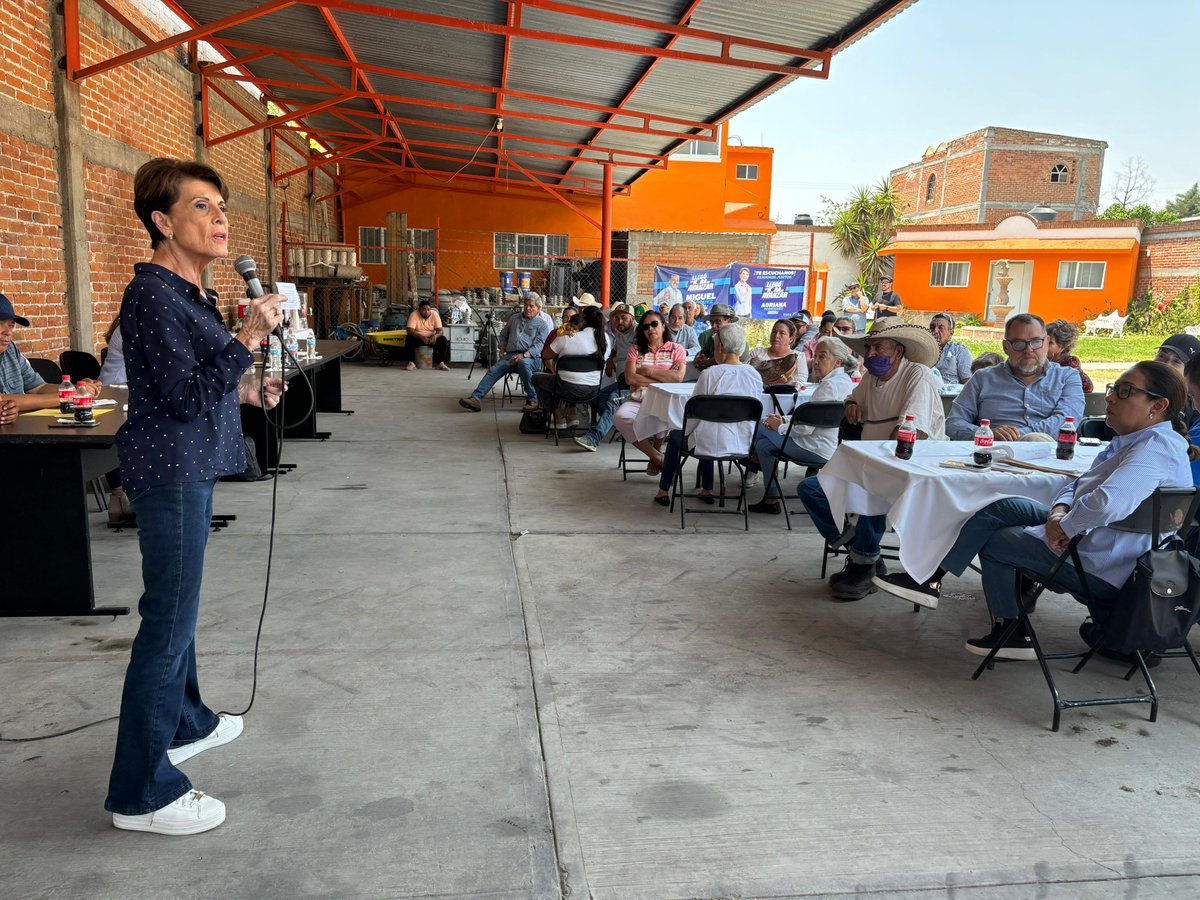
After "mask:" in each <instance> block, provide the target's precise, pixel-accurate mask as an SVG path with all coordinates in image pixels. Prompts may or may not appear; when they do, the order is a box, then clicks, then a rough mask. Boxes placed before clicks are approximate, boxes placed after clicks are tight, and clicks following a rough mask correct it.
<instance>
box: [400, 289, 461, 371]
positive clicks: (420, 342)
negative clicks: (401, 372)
mask: <svg viewBox="0 0 1200 900" xmlns="http://www.w3.org/2000/svg"><path fill="white" fill-rule="evenodd" d="M405 328H406V330H407V334H406V336H405V338H404V355H405V356H406V357H407V358H408V362H407V363H406V364H405V366H404V367H405V368H406V369H415V368H416V367H417V362H416V359H417V348H419V347H432V348H433V367H434V368H435V369H441V370H442V371H443V372H445V371H447V370H449V368H450V367H449V366H448V365H446V363H447V362H448V361H449V360H450V341H449V339H448V338H447V337H446V335H445V333H444V332H443V329H442V317H441V316H440V315H438V311H437V310H436V309H434V308H433V304H432V303H431V302H430V301H428V300H422V301H421V302H420V303H418V304H417V308H416V309H414V310H413V311H412V312H411V313H409V314H408V324H407V325H406V326H405Z"/></svg>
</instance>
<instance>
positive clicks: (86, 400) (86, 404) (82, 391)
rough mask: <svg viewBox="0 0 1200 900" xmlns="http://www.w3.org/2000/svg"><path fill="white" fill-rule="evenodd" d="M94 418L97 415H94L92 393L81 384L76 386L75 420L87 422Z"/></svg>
mask: <svg viewBox="0 0 1200 900" xmlns="http://www.w3.org/2000/svg"><path fill="white" fill-rule="evenodd" d="M94 419H95V416H93V415H92V395H91V394H90V393H89V392H88V389H87V388H85V387H84V386H83V385H82V384H81V385H79V386H78V387H77V388H75V421H76V422H80V423H86V422H91V421H93V420H94Z"/></svg>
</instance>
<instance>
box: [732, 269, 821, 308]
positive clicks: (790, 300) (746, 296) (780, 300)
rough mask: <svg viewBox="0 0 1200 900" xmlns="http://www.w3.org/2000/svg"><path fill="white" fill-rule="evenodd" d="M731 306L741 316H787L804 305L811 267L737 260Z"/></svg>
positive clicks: (733, 271)
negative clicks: (758, 263) (740, 261)
mask: <svg viewBox="0 0 1200 900" xmlns="http://www.w3.org/2000/svg"><path fill="white" fill-rule="evenodd" d="M729 273H730V283H731V285H732V287H731V288H730V290H729V298H730V299H729V305H730V306H732V307H733V311H734V313H735V314H736V315H739V316H748V317H750V318H752V319H786V318H788V317H789V316H791V315H792V314H793V313H798V312H799V311H800V310H802V309H803V308H804V289H805V286H806V283H807V280H808V269H807V268H803V267H802V268H792V267H784V266H760V265H755V264H753V263H748V264H745V265H743V264H742V263H733V265H731V266H730V267H729Z"/></svg>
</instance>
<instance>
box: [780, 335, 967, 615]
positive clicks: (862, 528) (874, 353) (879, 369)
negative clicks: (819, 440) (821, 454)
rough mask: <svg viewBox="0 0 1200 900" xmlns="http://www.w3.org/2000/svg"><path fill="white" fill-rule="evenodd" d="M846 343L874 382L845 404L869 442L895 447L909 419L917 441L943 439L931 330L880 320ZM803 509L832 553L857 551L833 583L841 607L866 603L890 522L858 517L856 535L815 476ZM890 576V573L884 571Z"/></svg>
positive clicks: (803, 489) (805, 490)
mask: <svg viewBox="0 0 1200 900" xmlns="http://www.w3.org/2000/svg"><path fill="white" fill-rule="evenodd" d="M842 340H843V342H845V344H846V345H847V346H848V347H850V349H851V350H854V351H855V352H857V353H859V354H861V355H862V356H863V358H864V360H865V364H866V368H867V373H868V374H867V375H866V377H864V378H863V380H862V382H861V383H860V384H859V385H858V387H856V388H855V389H854V390H853V391H852V392H851V394H850V396H849V397H848V398H846V401H845V407H846V421H847V422H848V423H849V424H851V425H861V426H862V440H864V441H886V440H894V439H895V437H896V432H897V431H898V430H899V428H900V425H901V424H902V423H903V422H904V418H905V416H912V417H913V419H914V420H915V423H916V426H917V438H918V439H921V438H930V439H932V440H939V441H940V440H942V438H944V437H945V436H946V417H945V413H944V411H943V408H942V398H941V396H940V395H939V394H938V380H937V379H936V378H935V377H934V375H933V372H932V371H931V368H932V366H934V365H935V364H936V363H937V360H938V355H939V353H940V350H941V348H939V347H938V345H937V341H935V340H934V338H933V335H932V334H930V333H929V330H928V329H926V328H922V327H921V326H920V325H906V324H904V323H903V322H901V321H900V320H899V319H898V318H896V317H891V318H887V319H883V320H882V321H878V320H877V321H876V322H875V324H874V326H873V327H872V328H871V331H870V332H869V333H868V334H866V335H864V336H862V337H850V336H846V337H843V338H842ZM797 494H798V495H799V497H800V502H801V503H803V504H804V508H805V509H806V510H807V511H808V514H809V516H810V517H811V518H812V522H813V525H815V526H816V527H817V530H818V531H819V532H821V536H822V537H824V538H825V540H826V542H827V543H829V544H830V545H831V546H844V545H846V544H849V545H850V553H849V556H848V557H847V560H846V567H845V568H844V569H843V570H842V571H841V572H837V573H835V574H834V575H833V576H831V577H830V579H829V586H830V588H831V590H832V593H833V598H834V599H835V600H843V601H844V600H861V599H862V598H863V597H865V596H867V594H871V593H874V592H875V590H876V588H875V585H874V584H873V583H872V581H871V579H872V578H874V576H875V574H876V571H877V567H879V563H880V562H881V560H880V559H879V544H880V541H882V540H883V533H884V531H885V530H886V529H887V519H886V517H884V516H859V517H858V522H857V523H856V524H855V526H854V528H853V529H850V528H845V529H843V528H842V525H841V523H837V522H834V520H833V514H832V513H831V512H830V509H829V501H828V499H827V498H826V497H825V492H824V491H823V490H822V489H821V484H820V482H819V481H817V479H816V477H815V476H814V477H813V478H806V479H804V481H802V482H800V487H799V489H798V490H797ZM878 571H879V573H880V574H883V572H884V570H883V569H882V568H881V567H879V568H878Z"/></svg>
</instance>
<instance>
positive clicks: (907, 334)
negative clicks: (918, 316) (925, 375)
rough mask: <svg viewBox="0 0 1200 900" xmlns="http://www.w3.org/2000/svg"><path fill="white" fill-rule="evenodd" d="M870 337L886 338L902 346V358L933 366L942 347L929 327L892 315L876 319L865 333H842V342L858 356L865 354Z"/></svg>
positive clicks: (940, 353)
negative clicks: (901, 319)
mask: <svg viewBox="0 0 1200 900" xmlns="http://www.w3.org/2000/svg"><path fill="white" fill-rule="evenodd" d="M870 338H887V339H888V340H891V341H895V342H896V343H897V344H900V345H901V346H903V347H904V358H905V359H911V360H912V361H913V362H915V363H920V364H921V365H923V366H929V367H930V368H933V367H934V366H936V365H937V361H938V358H939V357H940V356H941V355H942V348H941V347H939V346H938V342H937V340H936V339H934V336H933V335H932V334H930V332H929V329H928V328H926V327H924V326H922V325H910V324H908V323H906V322H901V321H900V320H899V319H897V318H895V317H894V316H888V317H887V318H886V319H883V320H882V321H880V320H878V319H876V320H875V324H874V325H872V326H871V330H870V331H869V332H867V333H866V334H853V335H852V334H844V335H842V336H841V340H842V342H843V343H844V344H845V345H846V346H848V347H849V348H850V349H851V350H853V351H854V352H855V353H857V354H858V355H859V356H866V350H865V349H864V345H865V344H866V342H867V340H868V339H870Z"/></svg>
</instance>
